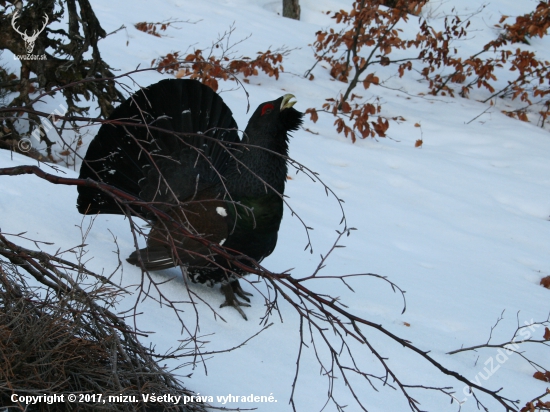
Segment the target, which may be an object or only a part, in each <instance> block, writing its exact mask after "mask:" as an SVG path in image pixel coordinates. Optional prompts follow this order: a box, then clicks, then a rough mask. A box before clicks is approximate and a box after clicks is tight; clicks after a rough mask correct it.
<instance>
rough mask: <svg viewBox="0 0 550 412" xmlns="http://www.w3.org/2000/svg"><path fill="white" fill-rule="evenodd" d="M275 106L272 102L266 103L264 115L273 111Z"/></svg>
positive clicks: (263, 110) (263, 109)
mask: <svg viewBox="0 0 550 412" xmlns="http://www.w3.org/2000/svg"><path fill="white" fill-rule="evenodd" d="M274 108H275V106H273V105H272V104H271V103H266V104H264V107H262V116H263V115H264V114H269V113H271V111H272V110H273V109H274Z"/></svg>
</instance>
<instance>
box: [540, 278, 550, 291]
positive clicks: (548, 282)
mask: <svg viewBox="0 0 550 412" xmlns="http://www.w3.org/2000/svg"><path fill="white" fill-rule="evenodd" d="M540 284H541V285H542V286H544V287H545V288H546V289H550V276H546V277H544V278H542V279H541V280H540Z"/></svg>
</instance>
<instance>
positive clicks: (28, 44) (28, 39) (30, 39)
mask: <svg viewBox="0 0 550 412" xmlns="http://www.w3.org/2000/svg"><path fill="white" fill-rule="evenodd" d="M20 13H21V12H20V11H19V10H16V11H15V13H13V17H12V19H11V25H12V27H13V29H14V30H15V31H16V32H17V33H19V34H20V35H21V37H22V38H23V40H24V41H25V48H26V49H27V53H29V54H31V53H32V51H33V49H34V42H35V41H36V39H37V38H38V35H39V34H40V33H42V32H43V31H44V29H45V28H46V24H48V21H49V19H48V15H47V14H46V13H44V19H45V21H44V25H43V26H42V28H41V29H40V30H35V31H34V32H33V33H32V36H29V35H28V34H27V31H26V30H25V33H21V32H20V31H19V29H18V28H17V27H15V21H16V20H17V19H18V18H19V15H20Z"/></svg>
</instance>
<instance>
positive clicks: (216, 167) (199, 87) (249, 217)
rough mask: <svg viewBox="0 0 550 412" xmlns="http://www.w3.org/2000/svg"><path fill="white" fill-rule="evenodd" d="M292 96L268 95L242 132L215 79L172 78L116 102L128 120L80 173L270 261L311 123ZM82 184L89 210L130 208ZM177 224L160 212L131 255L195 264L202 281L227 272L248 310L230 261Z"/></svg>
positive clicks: (151, 262) (118, 116)
mask: <svg viewBox="0 0 550 412" xmlns="http://www.w3.org/2000/svg"><path fill="white" fill-rule="evenodd" d="M292 97H294V96H292V95H285V96H283V97H280V98H279V99H277V100H274V101H271V102H266V103H262V104H261V105H260V106H259V107H258V108H257V109H256V111H255V112H254V114H253V115H252V117H251V118H250V120H249V123H248V125H247V127H246V129H245V131H244V133H243V137H242V140H241V139H240V138H239V134H238V132H237V124H236V122H235V120H234V119H233V116H232V113H231V110H229V108H228V107H227V106H226V105H225V103H224V102H223V100H222V99H221V97H220V96H219V95H218V94H216V93H215V92H214V91H213V90H212V89H210V88H209V87H207V86H205V85H203V84H201V83H200V82H198V81H195V80H181V79H179V80H175V79H174V80H163V81H161V82H159V83H156V84H154V85H152V86H149V87H147V88H144V89H142V90H140V91H139V92H137V93H136V94H134V95H133V96H132V97H130V98H129V99H128V100H127V101H125V102H124V103H122V104H121V105H120V106H119V107H118V108H117V109H116V110H115V111H114V112H113V114H112V115H111V116H110V118H109V119H110V120H116V121H117V123H118V124H109V123H107V124H104V125H103V126H102V127H101V129H100V130H99V133H98V135H97V136H96V137H95V138H94V140H93V141H92V142H91V143H90V146H89V148H88V151H87V153H86V157H85V159H84V160H85V161H84V162H83V165H82V168H81V170H80V178H83V179H85V178H90V179H93V180H96V181H102V182H104V183H108V184H110V185H112V186H115V187H117V188H119V189H121V190H123V191H125V192H127V193H130V194H132V195H134V196H137V197H140V198H141V199H143V200H145V201H147V202H159V203H156V205H157V206H158V207H159V208H160V209H162V210H164V211H165V212H167V213H168V214H170V216H171V217H173V218H174V219H175V220H176V221H178V222H180V223H181V224H183V225H185V226H186V227H187V228H188V229H189V230H190V231H191V232H192V233H194V234H196V235H200V236H202V237H204V238H206V239H208V240H210V241H211V242H213V243H218V244H220V245H223V246H224V247H226V248H228V249H232V250H235V251H238V252H240V253H241V254H243V255H246V256H249V257H251V258H253V259H255V260H257V261H261V260H262V259H263V258H265V257H266V256H269V255H270V254H271V253H272V252H273V249H274V248H275V245H276V243H277V233H278V230H279V226H280V223H281V219H282V216H283V200H282V194H283V191H284V187H285V182H286V177H287V164H286V155H287V153H288V132H289V131H294V130H297V129H298V128H299V127H300V125H301V124H302V117H303V114H302V113H300V112H298V111H297V110H295V109H294V108H293V107H292V106H293V104H294V103H295V102H291V101H290V99H291V98H292ZM136 123H138V124H141V125H147V127H143V126H135V125H134V124H136ZM78 192H79V197H78V201H77V207H78V210H79V212H80V213H83V214H90V213H112V214H124V213H127V212H126V211H125V210H124V209H123V208H121V206H120V205H119V204H117V202H116V201H115V200H113V198H111V197H110V196H109V195H107V194H105V193H103V192H101V191H100V190H97V189H95V188H91V187H79V188H78ZM134 210H135V213H144V214H146V213H145V212H144V211H142V210H139V209H134ZM169 225H170V224H169V223H167V222H160V221H156V222H155V224H154V226H153V228H152V230H151V232H150V234H149V236H148V239H147V247H146V248H144V249H141V250H139V251H135V252H134V253H132V254H131V255H130V257H129V258H128V261H129V262H130V263H132V264H135V265H143V267H144V268H145V269H148V270H158V269H165V268H169V267H174V266H177V265H185V266H187V273H188V275H189V277H190V278H191V280H193V281H194V282H200V283H207V284H210V285H212V284H214V283H218V282H221V284H222V291H223V292H224V294H225V296H226V302H225V303H224V304H223V305H222V306H226V305H231V306H234V307H235V308H237V310H239V312H240V313H241V314H242V316H243V317H245V318H246V316H245V315H244V312H243V311H242V310H241V309H240V307H239V306H243V305H246V306H248V305H247V304H246V303H243V302H240V301H238V300H237V299H236V297H235V293H236V294H237V295H239V296H240V297H242V298H243V299H245V300H247V301H249V299H248V298H247V297H246V294H247V293H246V292H244V291H243V290H242V289H241V288H240V286H239V283H238V280H237V279H236V278H234V277H230V276H228V275H227V271H226V270H224V268H228V267H229V264H228V262H227V261H226V260H225V259H221V258H220V256H217V255H215V254H213V252H211V251H210V250H209V249H208V247H206V246H204V245H203V244H202V243H200V242H197V241H194V240H192V239H190V238H188V237H185V236H184V235H183V234H181V233H178V232H177V231H171V230H170V226H169ZM172 242H175V244H176V246H177V248H178V252H177V254H175V253H173V248H171V247H170V245H171V244H173V243H172ZM231 269H232V270H234V271H236V272H237V273H240V272H239V271H238V270H237V269H235V268H231Z"/></svg>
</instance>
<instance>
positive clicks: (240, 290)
mask: <svg viewBox="0 0 550 412" xmlns="http://www.w3.org/2000/svg"><path fill="white" fill-rule="evenodd" d="M230 285H231V289H233V292H234V293H235V294H236V295H237V296H238V297H240V298H242V299H244V300H246V301H247V302H250V299H248V298H247V296H253V295H252V293H250V292H245V291H244V289H243V288H241V285H240V283H239V280H238V279H236V280H234V281H233V282H231V283H230ZM248 306H250V305H248Z"/></svg>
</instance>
